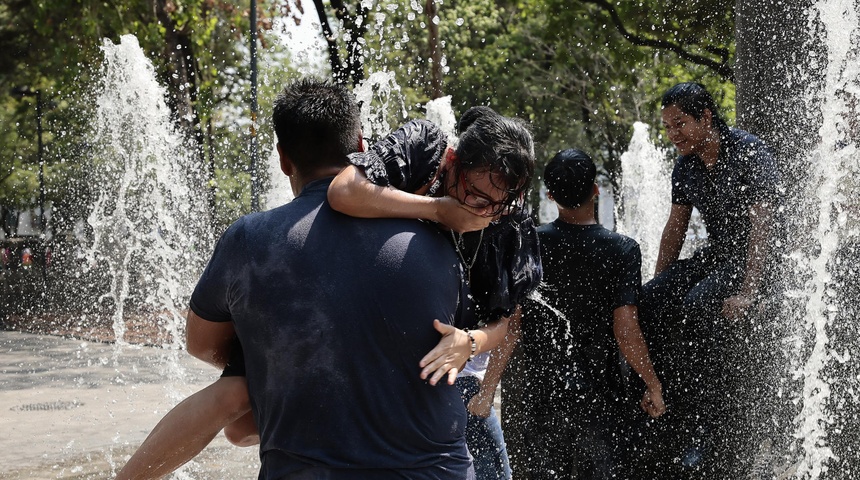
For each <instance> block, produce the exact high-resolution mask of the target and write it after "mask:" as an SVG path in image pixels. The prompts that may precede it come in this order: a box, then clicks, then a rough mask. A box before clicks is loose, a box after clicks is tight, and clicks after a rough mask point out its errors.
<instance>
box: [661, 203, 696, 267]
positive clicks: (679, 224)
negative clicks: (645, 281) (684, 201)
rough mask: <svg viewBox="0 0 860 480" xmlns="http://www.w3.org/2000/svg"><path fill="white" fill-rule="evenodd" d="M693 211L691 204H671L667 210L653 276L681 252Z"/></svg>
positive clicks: (676, 258)
mask: <svg viewBox="0 0 860 480" xmlns="http://www.w3.org/2000/svg"><path fill="white" fill-rule="evenodd" d="M692 213H693V207H692V206H691V205H679V204H677V203H673V204H672V210H670V211H669V219H668V220H667V221H666V226H665V227H663V235H662V236H661V237H660V253H658V254H657V266H656V267H655V268H654V276H655V277H656V276H657V275H659V274H660V273H661V272H663V270H665V269H667V268H668V267H669V265H671V264H672V263H673V262H674V261H676V260H678V256H679V255H680V254H681V247H683V246H684V240H685V238H686V236H687V227H689V226H690V215H692Z"/></svg>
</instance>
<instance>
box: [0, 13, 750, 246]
mask: <svg viewBox="0 0 860 480" xmlns="http://www.w3.org/2000/svg"><path fill="white" fill-rule="evenodd" d="M311 3H314V4H316V5H318V6H322V7H323V12H324V17H325V20H326V21H327V22H328V24H329V25H330V26H331V28H332V29H333V30H334V32H335V35H333V36H332V37H331V41H330V48H329V50H328V52H320V55H323V56H324V58H325V59H326V60H325V62H326V65H327V66H328V67H329V71H328V75H331V76H332V78H335V79H337V80H338V81H342V82H344V83H347V84H349V85H354V84H355V83H356V82H359V81H360V80H361V79H362V78H366V76H367V75H369V73H370V72H374V71H382V70H387V71H391V72H394V74H395V75H396V78H397V82H398V84H399V85H400V86H401V88H402V93H403V96H404V102H405V103H404V104H405V106H406V110H407V114H408V116H410V117H420V116H423V112H422V111H421V105H422V104H423V103H425V102H426V101H428V100H430V99H431V98H434V97H437V96H441V95H451V96H452V103H453V105H454V109H455V112H456V113H458V114H459V113H461V112H462V111H464V110H465V109H466V108H468V107H469V106H471V105H475V104H483V105H490V106H492V107H493V108H495V109H497V110H498V111H500V112H501V113H504V114H506V115H514V116H518V117H521V118H523V119H526V120H528V121H529V122H530V123H531V125H532V126H533V130H534V133H535V138H536V140H537V142H538V158H539V160H540V161H541V162H545V161H546V160H547V159H548V158H549V157H550V156H552V155H553V154H554V153H555V152H556V151H558V150H559V149H562V148H566V147H569V146H576V147H579V148H583V149H585V150H587V151H589V152H591V153H592V154H593V155H594V156H595V158H596V159H597V160H598V161H599V162H600V163H601V164H602V165H603V169H604V171H605V172H606V173H608V174H609V175H610V178H612V179H617V174H618V173H619V168H620V166H619V158H620V155H621V154H622V153H623V151H624V150H625V148H626V147H627V144H628V142H629V140H630V135H631V133H632V124H633V123H634V122H636V121H644V122H646V123H649V124H651V125H652V126H654V127H655V129H654V130H653V131H652V134H653V135H654V137H655V139H658V136H659V133H660V129H659V128H657V126H658V125H659V108H658V107H659V98H660V95H661V93H662V92H663V91H664V90H665V89H666V88H668V87H669V86H671V85H672V84H674V83H676V82H678V81H685V80H695V81H701V82H703V83H705V84H707V85H708V87H709V88H710V89H711V90H712V91H713V92H714V93H715V96H716V97H717V99H718V101H719V102H721V103H722V105H723V107H724V113H725V114H726V116H727V117H728V118H729V119H732V118H734V94H735V89H734V85H733V78H734V74H733V71H732V67H733V63H734V51H735V48H734V2H733V1H726V0H688V1H685V2H676V1H670V2H665V1H652V0H647V1H641V2H615V3H609V2H605V1H601V0H575V1H569V0H549V1H537V0H521V1H504V0H502V1H491V0H445V1H444V2H442V1H438V0H436V1H435V2H434V1H422V2H415V1H406V0H383V1H378V2H373V6H372V7H371V8H366V7H362V6H361V2H358V1H355V0H351V1H350V0H331V1H326V2H322V1H320V0H316V1H314V2H308V1H307V0H305V1H304V2H302V1H301V0H297V1H272V0H261V1H260V2H259V4H258V28H259V30H260V51H261V57H266V58H269V59H273V58H274V59H285V60H278V61H275V62H272V61H270V62H268V63H267V62H261V68H262V69H264V70H263V71H262V72H261V74H260V98H259V104H260V112H261V113H260V116H261V118H260V122H261V127H260V145H261V151H262V155H261V156H262V157H263V158H265V156H266V155H267V154H268V151H269V148H270V146H271V145H272V144H273V142H272V135H271V130H270V128H269V127H268V125H267V122H268V118H267V117H268V115H269V111H268V106H269V105H270V104H271V99H272V97H273V95H274V94H275V93H276V91H277V89H278V87H279V85H280V84H282V83H283V82H284V81H286V80H287V79H289V78H293V77H295V76H297V75H300V74H301V73H300V72H298V71H297V69H296V67H295V66H294V65H291V64H290V61H289V57H288V56H287V55H279V54H278V48H281V49H282V48H283V47H278V44H277V42H275V41H274V39H273V36H272V34H273V32H272V31H271V29H272V28H273V25H275V22H274V21H275V20H276V19H277V18H279V17H286V16H290V15H300V14H301V13H302V12H308V13H306V14H305V17H304V18H303V21H306V22H307V21H310V20H314V21H319V17H317V16H316V15H314V12H313V9H311V8H310V7H311ZM248 9H249V4H248V2H236V1H220V0H145V1H140V0H98V1H97V0H42V1H40V2H32V1H30V0H3V3H2V4H0V105H2V108H0V125H2V127H0V205H3V206H6V207H13V208H27V207H32V206H35V205H37V204H38V159H37V142H36V123H35V99H34V98H32V97H27V98H20V97H15V96H12V95H11V94H10V92H11V89H12V88H14V87H20V86H27V87H29V88H30V89H31V90H36V89H39V90H40V91H42V93H43V95H42V96H43V108H44V115H43V126H44V140H45V146H46V149H45V152H44V160H45V163H46V185H47V189H46V193H47V199H48V201H50V202H53V204H54V206H55V212H56V214H55V216H54V218H53V220H52V222H53V225H52V226H53V227H54V228H55V229H56V230H63V229H66V228H68V227H69V226H70V225H71V224H72V223H73V221H74V220H75V219H77V218H81V217H82V216H85V215H86V209H87V206H88V205H89V203H90V192H91V191H92V190H93V187H94V185H92V183H91V182H93V181H97V180H93V179H92V178H91V177H90V176H88V175H87V172H88V170H89V169H90V166H91V165H92V162H94V161H97V159H93V158H91V157H90V156H89V154H88V137H89V133H88V128H89V125H88V118H90V116H91V115H92V108H93V101H92V99H93V95H94V92H95V91H96V90H97V88H98V81H97V73H98V71H99V66H100V63H101V61H102V54H101V51H100V49H99V47H100V45H102V43H103V42H104V41H105V39H107V40H109V41H112V42H115V43H116V42H118V41H119V37H120V36H121V35H123V34H127V33H131V34H134V35H136V36H137V37H138V39H139V41H140V44H141V46H142V48H143V49H144V51H145V52H146V53H147V56H148V57H149V58H150V59H151V60H152V62H153V63H154V65H155V67H156V70H157V72H158V73H159V77H160V78H159V81H160V82H161V83H162V84H163V85H164V86H165V87H166V88H167V91H168V102H169V104H170V107H171V109H172V110H173V112H174V113H175V114H176V117H177V118H181V119H182V120H181V121H178V124H179V125H180V127H181V129H182V131H184V132H186V134H187V136H188V139H189V142H190V143H189V144H190V145H191V146H192V147H191V148H194V149H195V151H197V157H198V158H199V161H200V162H204V163H205V164H206V165H207V171H208V172H209V176H210V179H209V184H210V186H211V189H212V196H211V198H210V202H209V204H210V208H211V211H212V214H213V216H214V218H215V219H216V222H217V223H218V225H222V226H223V225H227V224H229V223H230V222H231V221H232V220H234V219H235V218H237V217H238V216H239V215H241V214H243V213H246V212H248V211H249V210H250V208H251V207H250V205H251V203H250V174H249V173H248V172H249V169H248V160H249V154H248V151H247V146H248V138H249V131H248V127H247V125H248V123H249V119H250V109H249V107H248V101H249V95H250V82H249V79H250V71H249V58H248V47H247V45H248V35H249V34H248V32H249V18H248ZM432 9H435V11H436V15H438V22H433V21H432V20H431V18H433V16H434V14H433V13H432ZM428 12H430V13H428ZM437 23H438V28H430V27H434V26H436V24H437ZM442 58H443V59H444V61H440V59H442ZM237 115H238V116H240V117H242V118H236V117H237ZM403 120H404V119H403V118H401V117H399V116H398V115H396V114H395V113H392V118H391V119H390V120H389V123H390V124H391V125H397V124H399V123H401V122H402V121H403ZM219 229H220V228H216V230H219Z"/></svg>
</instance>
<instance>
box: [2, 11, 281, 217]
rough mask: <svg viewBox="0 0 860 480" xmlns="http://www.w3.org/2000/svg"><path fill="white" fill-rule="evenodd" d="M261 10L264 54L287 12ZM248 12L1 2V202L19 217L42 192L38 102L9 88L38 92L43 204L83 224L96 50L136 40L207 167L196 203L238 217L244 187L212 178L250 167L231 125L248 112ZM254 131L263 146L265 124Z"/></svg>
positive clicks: (243, 142) (238, 131)
mask: <svg viewBox="0 0 860 480" xmlns="http://www.w3.org/2000/svg"><path fill="white" fill-rule="evenodd" d="M258 3H259V7H258V10H259V12H260V13H259V25H258V27H259V29H260V30H261V37H260V41H261V43H262V44H263V46H264V48H265V47H267V46H268V43H269V39H268V38H267V37H266V32H267V31H268V29H270V28H271V25H272V21H273V19H274V18H278V17H281V16H284V15H287V14H289V9H290V8H291V5H292V4H289V3H287V2H281V1H271V2H270V1H265V0H264V1H259V2H258ZM248 6H249V3H248V2H246V1H241V2H240V1H238V0H236V1H234V0H228V1H220V0H147V1H124V0H116V1H108V2H103V1H90V0H76V1H72V2H68V1H57V0H47V1H44V2H30V1H23V0H9V1H7V2H4V3H3V4H2V5H0V72H2V73H0V106H2V107H3V108H2V110H0V120H2V125H3V127H2V128H0V150H2V151H3V152H4V153H3V154H0V204H2V205H6V206H9V207H15V208H27V207H31V206H33V205H34V198H35V197H36V196H37V195H38V194H37V192H38V182H35V181H33V179H34V178H35V176H34V175H35V172H36V171H37V167H38V159H37V148H36V145H37V142H36V138H37V136H36V131H35V130H36V129H35V103H34V100H33V99H32V98H17V97H12V96H9V92H10V90H11V89H12V88H13V87H17V86H27V87H29V88H30V89H31V90H36V89H38V90H40V91H41V92H42V96H43V102H44V103H45V104H46V105H49V107H48V108H45V109H44V113H43V125H44V134H43V139H44V141H45V145H46V148H45V154H44V160H45V163H46V176H45V178H46V185H47V196H48V201H49V202H53V203H54V206H55V207H56V208H57V210H58V211H60V210H61V209H62V208H64V207H65V206H71V205H74V206H75V207H76V208H72V209H71V210H72V211H66V212H64V214H63V215H65V216H71V217H77V218H82V217H83V216H85V214H86V211H85V210H86V206H87V205H88V203H89V198H88V195H89V190H90V187H91V186H92V185H89V184H88V182H90V181H92V180H91V179H88V178H87V175H86V172H87V171H88V169H89V168H88V165H89V162H91V161H92V160H93V159H91V158H89V156H88V155H87V152H88V138H87V137H88V131H87V125H88V119H89V118H91V115H92V108H93V101H92V93H93V89H94V88H95V86H96V85H97V82H96V78H97V72H98V70H99V65H100V63H101V61H102V54H101V51H100V46H101V45H102V43H103V42H104V41H111V42H115V43H118V42H119V38H120V36H121V35H123V34H128V33H132V34H134V35H135V36H137V38H138V40H139V42H140V44H141V47H142V48H143V49H144V51H145V52H146V54H147V56H148V57H149V58H150V60H152V62H153V64H154V65H155V67H156V71H157V72H158V75H159V81H160V83H161V84H162V85H164V86H166V88H167V89H168V94H167V100H168V103H169V105H170V106H171V109H172V110H173V112H174V113H175V115H176V119H177V120H178V122H179V124H180V126H181V127H182V128H183V130H184V131H185V132H186V133H187V135H188V137H189V139H190V141H191V147H190V148H193V149H195V151H196V152H197V156H198V158H199V159H200V162H201V164H203V165H204V167H203V168H202V169H201V170H202V171H203V172H204V173H205V176H206V178H204V179H203V181H205V182H206V183H207V184H208V185H210V186H211V187H212V190H211V193H210V195H209V198H208V199H201V201H208V202H209V203H210V206H211V211H212V215H213V216H214V217H213V218H214V219H215V220H216V221H217V222H218V223H222V222H229V221H231V220H233V219H235V217H236V216H238V214H240V213H242V212H246V211H247V210H248V206H247V205H245V206H244V207H242V208H239V207H237V205H236V204H235V202H233V201H232V200H230V201H227V200H226V199H228V198H230V199H233V198H237V199H243V198H244V199H247V198H248V194H247V192H243V191H242V190H241V189H243V188H247V186H246V185H244V184H241V183H240V182H219V181H216V180H217V179H222V178H225V177H229V178H241V176H242V175H244V174H245V173H244V172H245V171H246V170H247V167H246V165H247V163H248V155H247V152H246V148H247V140H248V136H249V131H250V125H249V124H247V122H246V123H245V124H241V125H240V124H237V123H236V122H234V121H233V120H232V119H233V118H235V117H236V116H237V115H238V116H244V118H249V117H250V115H249V113H248V112H247V107H246V106H245V105H247V102H248V92H249V90H250V88H249V84H248V78H249V76H250V74H249V67H248V58H247V55H248V54H247V43H248V39H247V32H248V28H249V27H248V16H247V14H248ZM283 67H284V66H283V65H282V66H281V70H283V72H282V73H283V74H286V73H287V71H288V69H284V68H283ZM283 74H279V73H277V72H276V73H273V75H274V76H275V77H278V76H279V75H280V76H283ZM263 123H264V124H265V122H263ZM262 133H263V140H264V141H266V142H267V144H266V145H268V142H270V139H271V136H270V135H269V136H266V135H267V130H266V128H265V125H264V126H263V132H262ZM222 170H225V172H224V173H221V171H222ZM219 189H222V190H224V191H220V190H219ZM59 216H62V215H58V216H57V218H59ZM56 226H57V227H59V225H56Z"/></svg>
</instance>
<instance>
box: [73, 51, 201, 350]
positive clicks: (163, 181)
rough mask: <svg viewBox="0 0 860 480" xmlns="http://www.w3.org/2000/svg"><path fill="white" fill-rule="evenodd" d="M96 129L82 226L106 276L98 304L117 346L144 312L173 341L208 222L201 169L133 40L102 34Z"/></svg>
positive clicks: (169, 344)
mask: <svg viewBox="0 0 860 480" xmlns="http://www.w3.org/2000/svg"><path fill="white" fill-rule="evenodd" d="M102 51H103V52H104V56H105V59H104V64H103V66H102V72H101V73H102V75H101V82H100V84H99V86H98V92H97V95H96V97H97V99H96V103H97V111H96V115H95V118H94V127H93V132H94V133H93V145H94V148H93V161H94V170H95V172H94V175H93V178H94V184H96V185H97V186H98V187H99V189H100V190H99V192H98V196H97V200H96V201H95V204H94V205H93V206H92V209H91V213H90V215H89V218H88V223H89V225H90V226H91V227H92V231H93V237H94V239H93V242H92V244H91V247H90V248H89V251H88V258H89V260H90V264H91V265H95V266H97V268H96V270H100V271H102V272H104V273H105V274H106V283H107V288H106V289H107V293H105V294H104V296H103V297H102V301H103V302H104V303H105V304H106V305H107V306H109V307H110V308H111V309H112V318H113V328H114V332H115V334H116V340H117V344H118V345H123V344H124V343H125V342H124V338H123V335H124V333H125V330H126V326H125V318H126V316H127V315H146V316H151V317H153V318H154V320H153V321H154V322H157V323H158V325H159V326H160V327H161V328H163V329H165V330H166V331H167V333H168V334H169V336H170V340H168V341H167V342H166V343H165V345H164V346H165V347H174V348H178V346H179V345H180V341H181V338H182V336H181V334H182V331H181V330H182V327H183V325H184V315H183V310H184V308H185V307H186V305H188V297H189V295H190V291H189V289H190V288H191V286H193V285H194V283H193V281H194V279H195V277H196V276H197V275H199V273H200V269H201V266H202V262H203V260H202V259H201V258H200V256H201V255H196V254H195V252H201V251H203V250H204V248H202V247H203V246H205V245H199V244H200V243H204V244H205V243H206V242H207V241H208V238H207V234H206V233H205V232H206V231H207V229H208V225H209V223H210V221H209V216H208V214H207V212H205V211H204V205H205V204H206V202H205V200H204V198H205V196H204V195H203V192H199V191H195V190H194V189H193V188H191V187H190V185H192V184H195V183H196V184H202V183H203V182H194V175H195V174H199V173H200V170H199V169H198V168H197V166H198V165H199V163H200V162H196V161H195V159H194V158H193V156H192V154H191V152H193V151H194V150H193V149H192V148H189V147H188V146H187V144H186V142H185V141H184V137H183V136H182V135H181V134H180V133H179V132H177V131H176V128H175V127H174V123H173V122H172V121H171V114H170V110H169V109H168V107H167V104H166V102H165V100H164V98H165V92H164V89H163V88H162V87H161V86H160V85H159V84H158V83H157V82H156V80H155V78H156V77H155V72H154V69H153V67H152V64H151V63H150V62H149V60H148V59H147V58H146V57H145V55H144V53H143V51H142V50H141V48H140V45H139V44H138V42H137V39H136V38H135V37H134V36H131V35H126V36H123V37H122V39H121V42H120V44H118V45H114V44H113V43H111V42H110V41H107V40H106V41H105V43H104V45H103V46H102Z"/></svg>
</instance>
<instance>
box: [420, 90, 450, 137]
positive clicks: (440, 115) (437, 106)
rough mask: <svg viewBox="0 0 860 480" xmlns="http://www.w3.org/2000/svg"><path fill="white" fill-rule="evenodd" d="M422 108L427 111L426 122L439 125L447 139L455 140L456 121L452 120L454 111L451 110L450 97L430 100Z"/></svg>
mask: <svg viewBox="0 0 860 480" xmlns="http://www.w3.org/2000/svg"><path fill="white" fill-rule="evenodd" d="M424 108H425V109H426V111H427V113H426V118H427V120H429V121H431V122H433V123H435V124H436V125H439V128H441V129H442V131H443V132H445V134H446V135H448V138H449V139H451V140H454V139H456V138H457V131H456V130H457V119H456V118H454V110H453V109H452V108H451V96H450V95H448V96H445V97H441V98H436V99H433V100H430V101H429V102H427V104H426V105H425V106H424Z"/></svg>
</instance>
